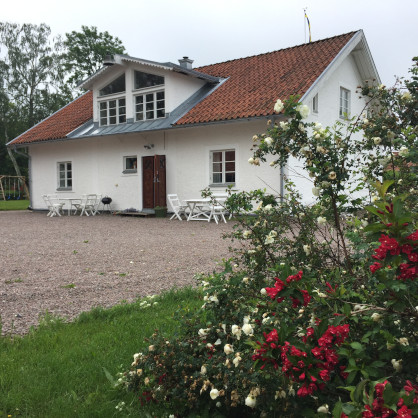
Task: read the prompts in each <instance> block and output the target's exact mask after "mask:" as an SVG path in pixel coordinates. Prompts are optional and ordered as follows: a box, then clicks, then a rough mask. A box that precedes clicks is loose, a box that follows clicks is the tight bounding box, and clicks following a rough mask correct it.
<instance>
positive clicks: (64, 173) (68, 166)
mask: <svg viewBox="0 0 418 418" xmlns="http://www.w3.org/2000/svg"><path fill="white" fill-rule="evenodd" d="M72 187H73V169H72V163H71V161H64V162H59V163H58V190H71V189H72Z"/></svg>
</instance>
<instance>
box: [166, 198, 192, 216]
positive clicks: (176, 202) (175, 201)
mask: <svg viewBox="0 0 418 418" xmlns="http://www.w3.org/2000/svg"><path fill="white" fill-rule="evenodd" d="M167 200H168V202H169V203H170V206H171V207H172V209H173V212H174V214H173V216H172V217H171V218H170V221H171V220H172V219H173V218H175V217H177V219H178V220H179V221H182V220H183V219H181V215H184V217H185V218H187V214H186V209H187V208H188V206H187V205H184V204H182V203H181V202H180V199H179V197H178V196H177V195H176V194H168V195H167Z"/></svg>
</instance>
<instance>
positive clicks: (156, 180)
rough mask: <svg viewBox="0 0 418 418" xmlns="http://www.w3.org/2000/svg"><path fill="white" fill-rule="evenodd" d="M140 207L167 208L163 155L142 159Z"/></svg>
mask: <svg viewBox="0 0 418 418" xmlns="http://www.w3.org/2000/svg"><path fill="white" fill-rule="evenodd" d="M142 206H143V208H144V209H153V208H155V207H156V206H167V202H166V160H165V155H154V156H149V157H142Z"/></svg>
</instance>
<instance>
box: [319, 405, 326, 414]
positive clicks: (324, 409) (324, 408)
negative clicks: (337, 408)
mask: <svg viewBox="0 0 418 418" xmlns="http://www.w3.org/2000/svg"><path fill="white" fill-rule="evenodd" d="M317 412H318V413H319V414H328V413H329V406H328V405H327V404H325V405H322V406H320V407H319V408H318V409H317Z"/></svg>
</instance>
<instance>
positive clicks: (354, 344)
mask: <svg viewBox="0 0 418 418" xmlns="http://www.w3.org/2000/svg"><path fill="white" fill-rule="evenodd" d="M350 346H351V347H352V348H354V350H363V346H362V345H361V344H360V343H359V342H357V341H354V342H352V343H351V344H350Z"/></svg>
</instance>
